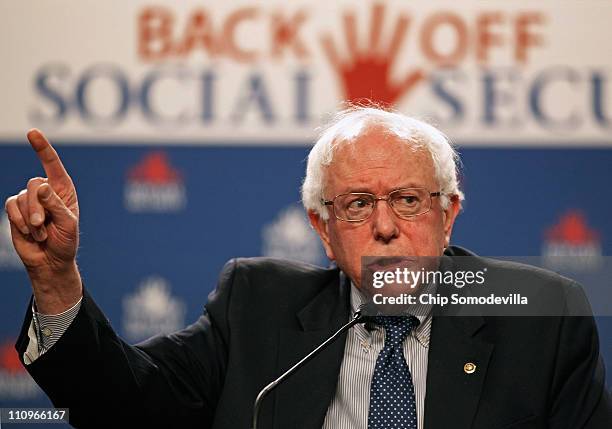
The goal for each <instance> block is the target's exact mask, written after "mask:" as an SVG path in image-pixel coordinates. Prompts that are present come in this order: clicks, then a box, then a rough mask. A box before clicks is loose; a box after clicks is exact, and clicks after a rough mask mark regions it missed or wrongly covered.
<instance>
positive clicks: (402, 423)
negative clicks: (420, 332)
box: [368, 316, 419, 429]
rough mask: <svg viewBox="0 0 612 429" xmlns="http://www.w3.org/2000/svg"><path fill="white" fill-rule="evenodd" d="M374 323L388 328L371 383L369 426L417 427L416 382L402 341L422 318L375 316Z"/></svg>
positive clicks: (376, 428) (382, 428)
mask: <svg viewBox="0 0 612 429" xmlns="http://www.w3.org/2000/svg"><path fill="white" fill-rule="evenodd" d="M373 322H374V323H375V324H377V325H381V326H383V327H384V328H385V346H384V347H383V349H382V350H381V351H380V354H379V355H378V358H377V359H376V366H375V367H374V376H373V377H372V384H371V386H370V411H369V413H368V429H396V428H397V429H417V414H416V399H415V396H414V384H413V383H412V376H411V375H410V370H409V369H408V365H407V364H406V359H405V358H404V352H403V343H404V340H405V339H406V337H407V336H408V334H410V331H412V330H413V329H414V328H416V327H417V326H418V325H419V320H418V319H417V318H416V317H414V316H410V317H403V316H376V317H373Z"/></svg>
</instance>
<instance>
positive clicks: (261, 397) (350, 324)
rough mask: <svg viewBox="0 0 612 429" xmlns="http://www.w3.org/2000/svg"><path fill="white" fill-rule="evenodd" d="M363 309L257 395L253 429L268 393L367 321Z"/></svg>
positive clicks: (255, 428) (255, 427)
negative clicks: (344, 334) (346, 333)
mask: <svg viewBox="0 0 612 429" xmlns="http://www.w3.org/2000/svg"><path fill="white" fill-rule="evenodd" d="M361 310H362V309H361V308H360V309H359V310H357V311H356V312H355V314H353V318H352V319H351V321H350V322H348V323H347V324H346V325H344V326H342V327H341V328H340V329H338V330H337V331H336V333H334V334H333V335H332V336H331V337H329V338H328V339H327V340H325V341H323V343H321V345H319V346H318V347H317V348H316V349H314V350H313V351H311V352H310V353H308V354H307V355H306V356H305V357H304V358H302V360H300V361H299V362H298V363H296V364H295V365H293V366H292V367H291V368H289V369H288V370H287V371H285V372H284V373H283V374H282V375H281V376H280V377H278V378H277V379H276V380H274V381H273V382H272V383H270V384H268V385H267V386H266V387H264V388H263V389H261V391H260V392H259V394H258V395H257V399H255V404H254V405H253V426H252V428H251V429H257V421H258V419H259V409H260V407H261V403H262V402H263V400H264V398H265V397H266V396H267V395H268V393H270V392H271V391H272V390H274V389H275V388H276V387H277V386H278V385H279V384H281V383H282V382H283V381H285V380H286V379H287V378H289V377H290V376H291V375H293V374H294V373H295V372H296V371H297V370H298V369H300V368H301V367H303V366H304V365H305V364H306V363H308V361H310V360H311V359H312V358H314V357H315V356H316V355H317V354H319V352H321V351H322V350H324V349H325V348H327V346H329V345H330V344H331V343H333V342H334V341H336V340H337V339H338V337H339V336H340V335H342V334H343V333H344V332H346V331H348V330H349V329H350V328H352V327H353V326H355V325H356V324H358V323H365V322H366V321H367V319H368V318H367V317H365V316H364V315H363V314H362V311H361Z"/></svg>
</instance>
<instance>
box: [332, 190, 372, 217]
mask: <svg viewBox="0 0 612 429" xmlns="http://www.w3.org/2000/svg"><path fill="white" fill-rule="evenodd" d="M373 209H374V196H373V195H370V194H360V193H353V194H344V195H338V196H337V197H336V199H335V200H334V210H335V212H336V216H338V217H339V218H340V219H343V220H352V221H356V220H363V219H366V218H367V217H369V216H370V214H372V210H373Z"/></svg>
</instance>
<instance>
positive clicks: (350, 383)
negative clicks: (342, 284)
mask: <svg viewBox="0 0 612 429" xmlns="http://www.w3.org/2000/svg"><path fill="white" fill-rule="evenodd" d="M432 286H435V285H432ZM428 292H429V291H428ZM364 301H365V299H364V297H363V296H362V295H361V293H359V291H358V290H357V288H356V287H355V286H351V307H352V309H353V312H355V311H357V309H358V308H359V307H360V305H361V304H363V303H364ZM413 307H414V308H412V309H411V314H412V315H414V316H416V318H417V319H419V322H420V324H419V326H418V327H417V328H416V329H415V330H413V331H412V332H411V333H410V334H409V335H408V336H407V337H406V340H405V341H404V344H403V351H404V358H405V359H406V363H407V364H408V369H410V374H411V375H412V382H413V384H414V394H415V399H416V409H417V428H418V429H423V422H424V419H423V412H424V410H425V386H426V380H427V359H428V352H429V335H430V333H431V309H432V305H418V306H413ZM384 339H385V333H384V329H383V328H382V327H377V326H374V327H373V329H372V330H370V329H369V327H368V328H366V327H365V326H364V325H363V324H358V325H355V326H354V327H353V328H352V329H351V330H349V332H348V334H347V336H346V345H345V349H344V359H343V360H342V365H341V366H340V374H339V375H338V385H337V387H336V394H335V396H334V398H333V399H332V401H331V403H330V405H329V408H328V409H327V415H326V416H325V422H324V423H323V429H366V428H367V427H368V411H369V409H370V384H371V383H372V376H373V375H374V367H375V366H376V359H377V358H378V354H379V353H380V351H381V350H382V349H383V346H384Z"/></svg>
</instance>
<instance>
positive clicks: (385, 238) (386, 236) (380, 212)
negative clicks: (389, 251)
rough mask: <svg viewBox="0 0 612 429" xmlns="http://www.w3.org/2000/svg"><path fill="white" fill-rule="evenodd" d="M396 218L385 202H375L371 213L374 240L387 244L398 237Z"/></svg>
mask: <svg viewBox="0 0 612 429" xmlns="http://www.w3.org/2000/svg"><path fill="white" fill-rule="evenodd" d="M397 222H398V218H397V216H396V215H395V213H393V209H391V206H390V205H389V202H388V201H387V200H379V201H377V204H376V207H375V208H374V213H372V232H373V234H374V239H375V240H380V241H382V242H384V243H388V242H390V241H391V240H393V239H394V238H397V237H398V236H399V228H398V226H397Z"/></svg>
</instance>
